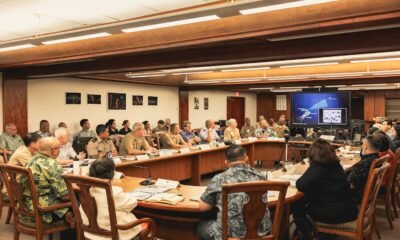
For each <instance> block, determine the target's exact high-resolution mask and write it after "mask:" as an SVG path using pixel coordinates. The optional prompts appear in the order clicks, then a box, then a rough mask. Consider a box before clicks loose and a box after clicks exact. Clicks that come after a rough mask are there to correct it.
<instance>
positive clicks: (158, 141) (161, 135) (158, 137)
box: [156, 132, 165, 149]
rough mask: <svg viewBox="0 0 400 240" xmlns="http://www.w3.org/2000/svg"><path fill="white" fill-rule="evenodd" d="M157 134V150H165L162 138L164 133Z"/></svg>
mask: <svg viewBox="0 0 400 240" xmlns="http://www.w3.org/2000/svg"><path fill="white" fill-rule="evenodd" d="M156 134H157V145H158V149H162V148H165V146H164V137H165V132H158V133H156Z"/></svg>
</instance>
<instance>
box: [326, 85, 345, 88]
mask: <svg viewBox="0 0 400 240" xmlns="http://www.w3.org/2000/svg"><path fill="white" fill-rule="evenodd" d="M325 87H326V88H342V87H346V85H330V86H325Z"/></svg>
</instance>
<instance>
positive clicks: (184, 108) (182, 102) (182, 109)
mask: <svg viewBox="0 0 400 240" xmlns="http://www.w3.org/2000/svg"><path fill="white" fill-rule="evenodd" d="M186 120H189V91H187V90H185V89H183V88H179V124H181V125H182V124H183V121H186ZM181 128H182V126H181Z"/></svg>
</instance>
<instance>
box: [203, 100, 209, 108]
mask: <svg viewBox="0 0 400 240" xmlns="http://www.w3.org/2000/svg"><path fill="white" fill-rule="evenodd" d="M204 110H208V98H204Z"/></svg>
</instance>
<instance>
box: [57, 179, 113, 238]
mask: <svg viewBox="0 0 400 240" xmlns="http://www.w3.org/2000/svg"><path fill="white" fill-rule="evenodd" d="M63 178H64V179H65V182H66V184H67V187H68V191H69V196H70V199H71V202H72V209H73V211H74V215H75V219H76V223H77V224H76V226H77V230H78V231H77V232H78V233H79V234H83V232H84V231H85V232H89V233H92V234H96V235H102V236H108V237H111V238H112V239H118V229H117V227H116V225H117V216H116V212H115V205H114V198H113V195H112V188H111V181H110V180H103V179H98V178H93V177H85V176H77V175H72V174H65V175H63ZM74 186H75V187H74ZM76 187H78V189H77V188H76ZM92 187H96V188H100V189H104V191H105V193H106V197H107V203H108V212H109V216H110V226H111V230H107V229H104V228H102V227H100V226H99V224H98V222H97V214H98V212H97V204H96V199H95V198H94V197H93V196H92V195H91V194H90V191H89V190H90V188H92ZM76 194H78V195H79V200H80V206H81V207H82V210H83V212H85V215H86V217H87V219H88V224H83V221H82V216H81V214H80V211H79V203H78V200H77V198H76Z"/></svg>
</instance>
